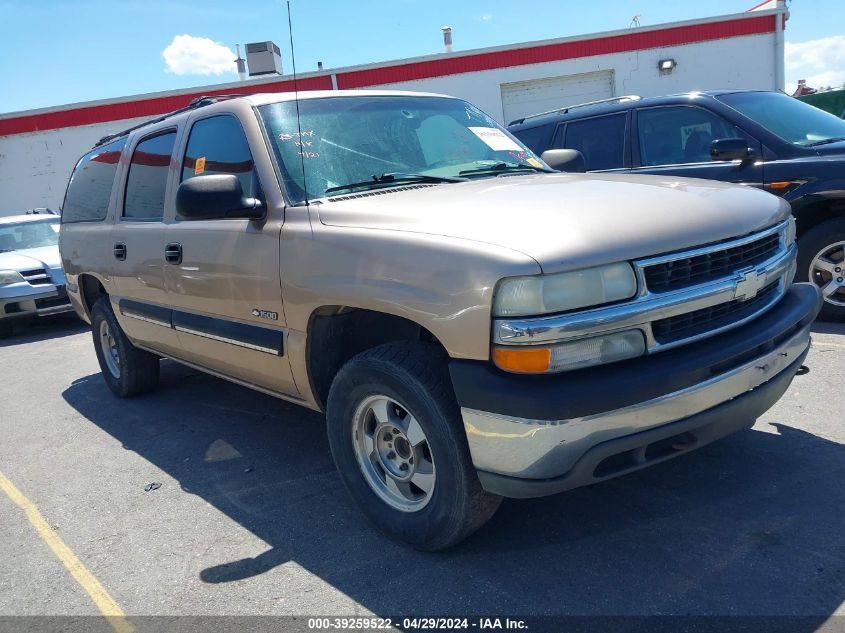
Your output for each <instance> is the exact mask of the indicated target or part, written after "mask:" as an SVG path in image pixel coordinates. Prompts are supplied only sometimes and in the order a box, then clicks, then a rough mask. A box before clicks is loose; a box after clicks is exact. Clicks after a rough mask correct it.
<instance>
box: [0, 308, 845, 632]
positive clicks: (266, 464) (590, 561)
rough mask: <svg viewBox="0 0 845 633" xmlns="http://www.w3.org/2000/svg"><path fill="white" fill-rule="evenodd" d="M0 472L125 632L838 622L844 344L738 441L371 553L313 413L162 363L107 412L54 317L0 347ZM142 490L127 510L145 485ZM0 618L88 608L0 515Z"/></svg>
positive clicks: (74, 343)
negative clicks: (433, 620) (247, 620)
mask: <svg viewBox="0 0 845 633" xmlns="http://www.w3.org/2000/svg"><path fill="white" fill-rule="evenodd" d="M0 363H1V364H0V366H2V381H0V395H2V400H0V402H2V409H0V438H2V439H0V474H1V475H4V476H5V478H7V480H8V481H9V482H11V483H12V484H14V486H15V487H16V488H17V490H19V491H20V493H21V494H22V495H24V496H25V497H26V498H27V499H28V500H29V501H30V502H31V504H32V505H33V506H34V507H36V508H37V510H38V511H39V512H40V515H41V516H42V517H43V519H44V520H45V521H46V522H47V524H49V529H50V530H51V531H53V532H54V533H55V534H56V535H58V536H60V538H61V539H62V541H63V542H64V543H65V544H66V546H67V548H68V549H69V550H70V551H72V552H73V553H74V554H75V556H76V557H78V559H79V561H81V563H82V564H83V565H84V566H85V568H87V570H89V571H90V574H91V575H92V576H93V577H95V578H96V580H97V581H98V582H99V583H100V584H101V585H102V587H103V588H105V590H106V591H107V592H108V594H109V595H110V596H111V597H112V598H113V599H114V601H115V602H116V603H117V604H118V605H120V608H121V609H122V610H123V611H124V612H125V613H126V614H127V615H128V616H130V618H131V616H133V615H174V614H211V615H238V614H250V615H265V614H273V615H282V614H296V615H367V614H376V615H388V614H390V615H394V616H395V615H438V614H443V615H445V614H453V615H454V614H463V615H470V614H475V615H497V614H507V615H561V614H565V615H595V614H602V615H645V614H661V615H690V614H692V615H710V614H716V615H795V616H808V619H807V620H801V621H800V622H806V624H802V625H801V626H799V627H798V628H797V629H796V630H801V629H804V630H808V631H810V630H816V629H817V628H818V626H819V624H820V623H822V622H824V621H825V620H826V619H827V618H829V617H830V616H831V615H834V614H839V615H845V538H843V534H845V509H844V508H845V391H843V385H845V325H831V324H822V323H819V324H817V326H816V327H815V334H814V343H813V349H812V350H811V352H810V355H809V357H808V359H807V361H806V364H807V365H808V366H809V367H810V370H811V371H810V373H809V374H807V375H804V376H799V377H797V378H796V379H795V382H794V383H793V385H792V387H791V389H790V391H789V392H788V393H787V395H786V396H785V397H784V398H783V400H781V401H780V402H779V403H778V404H777V405H776V406H775V408H774V409H772V410H771V411H769V412H768V413H767V414H766V415H765V416H764V417H763V418H762V419H761V420H759V421H758V423H757V424H756V426H755V427H754V429H753V430H750V431H745V432H742V433H740V434H738V435H735V436H733V437H731V438H728V439H726V440H724V441H721V442H718V443H716V444H714V445H712V446H709V447H706V448H704V449H702V450H700V451H697V452H695V453H693V454H691V455H688V456H686V457H684V458H682V459H678V460H674V461H670V462H668V463H666V464H663V465H659V466H657V467H655V468H652V469H649V470H646V471H642V472H641V473H638V474H635V475H632V476H628V477H625V478H622V479H618V480H615V481H612V482H609V483H605V484H602V485H598V486H593V487H591V488H587V489H581V490H578V491H574V492H571V493H568V494H564V495H559V496H555V497H550V498H545V499H536V500H519V501H517V500H508V501H505V503H504V504H503V505H502V507H501V509H500V511H499V513H498V514H497V515H496V516H495V517H494V518H493V520H492V521H491V522H490V523H489V524H488V525H487V526H485V527H484V528H483V529H482V530H481V531H480V532H479V533H477V534H476V535H475V536H474V537H471V538H470V539H469V540H468V541H466V542H465V543H463V544H462V545H460V546H458V547H456V548H454V549H452V550H450V551H447V552H444V553H439V554H423V553H417V552H413V551H410V550H407V549H405V548H403V547H401V546H399V545H397V544H394V543H393V542H391V541H388V540H386V539H385V538H383V537H382V536H380V535H379V534H378V533H376V532H375V531H374V530H373V529H371V528H370V526H369V525H368V524H367V523H366V521H365V519H364V518H363V516H362V515H361V514H360V513H359V512H358V511H357V510H356V508H355V507H354V506H353V504H352V502H351V500H350V499H349V498H348V496H347V494H346V492H345V491H344V489H343V488H342V485H341V483H340V480H339V479H338V477H337V476H336V475H335V472H334V468H333V465H332V462H331V458H330V455H329V450H328V445H327V442H326V438H325V433H324V429H323V421H322V418H321V416H319V415H317V414H314V413H311V412H308V411H305V410H303V409H300V408H298V407H296V406H293V405H290V404H287V403H285V402H282V401H279V400H276V399H273V398H270V397H267V396H264V395H261V394H258V393H255V392H253V391H250V390H247V389H245V388H241V387H238V386H235V385H232V384H229V383H227V382H225V381H222V380H218V379H216V378H212V377H209V376H206V375H203V374H200V373H197V372H195V371H193V370H191V369H187V368H185V367H182V366H180V365H178V364H176V363H172V362H169V361H166V362H165V363H164V366H163V371H162V382H161V387H160V389H159V390H158V391H157V392H155V393H154V394H151V395H149V396H145V397H142V398H138V399H134V400H123V401H121V400H118V399H117V398H115V397H114V396H112V394H111V392H109V391H108V389H107V388H106V386H105V384H104V382H103V380H102V378H101V377H100V374H99V369H98V366H97V361H96V359H95V356H94V350H93V347H92V344H91V340H90V334H89V332H88V331H87V330H86V329H85V328H84V327H83V326H82V325H81V323H79V322H77V321H75V320H73V319H63V320H59V321H56V322H53V323H49V324H44V325H37V326H32V327H29V328H28V329H26V330H24V331H22V332H20V333H19V334H18V335H16V336H15V337H14V338H11V339H8V340H5V341H3V342H0ZM155 483H157V484H160V487H157V488H155V487H153V488H155V489H151V490H145V488H148V487H149V484H155ZM0 561H2V564H0V616H11V615H52V614H62V615H86V614H92V615H93V614H97V613H98V611H97V608H96V606H95V605H94V603H93V602H92V600H91V598H90V597H89V595H88V594H86V592H85V591H84V590H83V588H82V586H81V584H80V583H79V582H77V580H75V578H74V577H72V576H71V574H70V573H68V571H67V570H66V569H65V568H64V567H63V565H62V563H61V562H60V560H59V558H58V557H57V556H56V555H55V554H54V551H53V550H51V548H50V547H48V544H47V543H45V540H44V536H43V535H42V534H41V533H39V532H38V531H37V530H36V529H34V528H33V525H32V524H31V522H30V521H28V519H27V515H26V514H25V513H24V512H23V511H22V510H21V508H20V507H19V506H18V505H16V504H14V503H12V501H11V500H10V498H9V497H8V496H7V495H3V494H0Z"/></svg>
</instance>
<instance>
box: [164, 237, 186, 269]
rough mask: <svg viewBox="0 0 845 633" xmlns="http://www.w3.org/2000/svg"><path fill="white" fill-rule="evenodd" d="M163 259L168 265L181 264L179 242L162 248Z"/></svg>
mask: <svg viewBox="0 0 845 633" xmlns="http://www.w3.org/2000/svg"><path fill="white" fill-rule="evenodd" d="M164 259H166V260H167V263H168V264H181V263H182V245H181V244H180V243H179V242H171V243H170V244H168V245H167V246H165V247H164Z"/></svg>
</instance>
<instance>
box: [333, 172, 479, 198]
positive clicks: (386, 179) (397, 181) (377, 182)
mask: <svg viewBox="0 0 845 633" xmlns="http://www.w3.org/2000/svg"><path fill="white" fill-rule="evenodd" d="M465 180H466V178H451V177H446V176H429V175H426V174H406V173H402V172H390V173H387V174H382V175H381V176H375V175H374V176H373V179H372V180H362V181H361V182H350V183H348V184H345V185H337V186H336V187H329V188H328V189H326V190H325V191H324V192H323V193H326V194H328V193H334V192H335V191H344V190H346V189H361V188H364V187H381V186H392V185H402V184H405V183H409V182H431V183H437V182H464V181H465Z"/></svg>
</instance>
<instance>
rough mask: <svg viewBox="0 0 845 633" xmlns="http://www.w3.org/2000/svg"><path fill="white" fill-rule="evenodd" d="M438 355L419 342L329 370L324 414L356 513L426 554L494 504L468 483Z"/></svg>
mask: <svg viewBox="0 0 845 633" xmlns="http://www.w3.org/2000/svg"><path fill="white" fill-rule="evenodd" d="M446 360H447V358H446V356H445V354H444V353H443V352H442V351H441V350H440V349H438V348H436V347H435V346H433V345H429V344H422V343H388V344H386V345H381V346H379V347H376V348H373V349H371V350H368V351H365V352H363V353H361V354H359V355H358V356H356V357H354V358H353V359H352V360H350V361H349V362H348V363H346V365H344V366H343V368H342V369H341V370H340V372H339V373H338V375H337V376H336V377H335V379H334V382H333V383H332V386H331V390H330V392H329V397H328V407H327V409H328V410H327V415H326V419H327V427H328V436H329V445H330V447H331V452H332V457H333V458H334V462H335V465H336V466H337V469H338V472H339V473H340V476H341V479H342V480H343V483H344V485H345V486H346V488H347V490H349V493H350V494H351V495H352V497H353V498H354V499H355V501H356V502H357V503H358V505H359V506H360V508H361V510H362V511H363V512H364V514H365V515H366V516H367V517H368V518H369V519H370V520H371V521H372V522H373V523H374V524H375V525H376V526H377V527H378V528H379V529H381V530H382V531H383V532H384V533H385V534H387V535H388V536H390V537H391V538H394V539H396V540H399V541H402V542H403V543H406V544H408V545H410V546H412V547H414V548H417V549H420V550H427V551H435V550H440V549H445V548H447V547H451V546H452V545H455V544H456V543H459V542H460V541H462V540H463V539H465V538H466V537H467V536H469V535H470V534H472V533H473V532H475V531H476V530H477V529H478V528H480V527H481V526H482V525H484V523H486V522H487V520H488V519H490V517H492V516H493V514H494V513H495V512H496V509H497V508H498V507H499V504H500V503H501V497H498V496H496V495H492V494H490V493H488V492H485V491H484V490H483V489H482V487H481V484H480V482H479V481H478V476H477V474H476V471H475V468H474V467H473V465H472V459H471V458H470V454H469V448H468V447H467V441H466V435H465V431H464V427H463V422H462V420H461V414H460V409H459V407H458V405H457V403H456V401H455V397H454V394H453V393H452V388H451V383H450V379H449V374H448V371H447V368H446Z"/></svg>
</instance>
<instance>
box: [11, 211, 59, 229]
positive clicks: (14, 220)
mask: <svg viewBox="0 0 845 633" xmlns="http://www.w3.org/2000/svg"><path fill="white" fill-rule="evenodd" d="M59 220H61V218H60V217H59V216H58V215H50V214H47V213H34V214H33V213H27V214H20V215H5V216H3V217H0V226H2V225H4V224H20V223H22V222H58V221H59Z"/></svg>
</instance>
